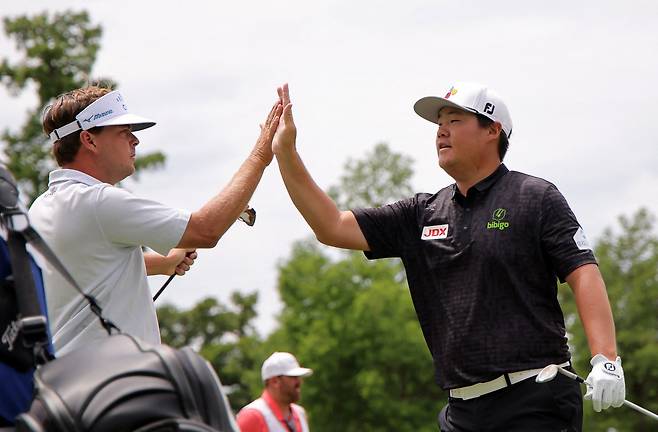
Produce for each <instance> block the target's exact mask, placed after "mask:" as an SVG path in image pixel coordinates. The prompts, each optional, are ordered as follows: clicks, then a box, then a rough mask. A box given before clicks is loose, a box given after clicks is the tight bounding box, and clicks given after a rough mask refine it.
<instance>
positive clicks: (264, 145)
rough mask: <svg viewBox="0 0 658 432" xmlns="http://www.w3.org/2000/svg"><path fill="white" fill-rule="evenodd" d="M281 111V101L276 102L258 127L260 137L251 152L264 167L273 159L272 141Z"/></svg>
mask: <svg viewBox="0 0 658 432" xmlns="http://www.w3.org/2000/svg"><path fill="white" fill-rule="evenodd" d="M282 111H283V106H282V105H281V100H277V101H276V102H275V103H274V105H273V106H272V109H271V110H270V113H269V114H268V115H267V118H266V119H265V122H264V123H262V124H261V125H260V136H259V137H258V140H257V141H256V146H255V147H254V149H253V151H252V155H254V156H256V157H258V158H259V159H261V160H262V161H263V162H264V163H265V165H269V164H270V162H272V158H273V157H274V154H273V153H272V139H273V138H274V134H275V133H276V131H277V127H278V126H279V119H280V118H281V112H282Z"/></svg>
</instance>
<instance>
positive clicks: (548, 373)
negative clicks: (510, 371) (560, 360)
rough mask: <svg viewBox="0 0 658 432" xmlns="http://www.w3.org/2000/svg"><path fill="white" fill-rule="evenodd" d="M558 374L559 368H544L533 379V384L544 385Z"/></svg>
mask: <svg viewBox="0 0 658 432" xmlns="http://www.w3.org/2000/svg"><path fill="white" fill-rule="evenodd" d="M558 372H559V366H558V365H555V364H550V365H548V366H546V367H545V368H544V369H542V370H541V372H539V374H538V375H537V376H536V377H535V382H538V383H540V384H541V383H545V382H549V381H552V380H553V378H555V376H556V375H557V374H558Z"/></svg>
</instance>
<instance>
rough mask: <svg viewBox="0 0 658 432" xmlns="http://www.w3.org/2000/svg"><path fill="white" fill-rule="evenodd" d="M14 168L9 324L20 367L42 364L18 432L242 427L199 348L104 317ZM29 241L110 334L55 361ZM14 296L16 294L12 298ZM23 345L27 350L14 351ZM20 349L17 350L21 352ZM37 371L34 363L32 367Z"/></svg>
mask: <svg viewBox="0 0 658 432" xmlns="http://www.w3.org/2000/svg"><path fill="white" fill-rule="evenodd" d="M17 197H18V192H17V190H16V186H15V183H14V180H13V177H12V176H11V174H9V172H8V171H7V170H6V169H4V168H3V167H0V216H1V217H2V219H1V220H2V223H3V226H4V227H5V228H6V229H7V232H8V242H7V243H8V245H9V250H10V252H11V254H10V255H11V262H12V267H13V273H14V278H15V280H16V282H17V284H16V290H15V295H16V301H15V303H17V305H18V306H17V311H18V312H17V314H16V316H17V318H16V319H15V320H14V322H13V324H12V325H11V326H10V327H8V328H10V329H12V330H11V331H9V332H8V334H11V342H12V349H10V350H9V351H10V354H12V356H2V350H1V349H0V361H1V362H6V361H5V360H6V359H5V357H6V358H9V361H11V362H13V363H12V364H13V365H15V366H17V367H24V366H26V365H27V366H30V367H37V369H36V372H35V373H34V399H33V401H32V405H31V407H30V409H29V411H27V412H26V413H23V414H21V415H19V416H18V417H17V418H16V431H31V432H51V431H52V432H76V431H78V432H86V431H90V432H92V431H93V432H104V431H107V432H109V431H138V432H156V431H158V432H159V431H162V432H165V431H166V432H170V431H171V432H173V431H190V432H197V431H198V432H205V431H232V432H237V431H238V430H239V429H238V426H237V424H236V422H235V419H234V417H233V414H232V412H231V409H230V406H229V404H228V400H227V399H226V396H225V395H224V393H223V391H222V387H221V383H220V381H219V378H218V377H217V375H216V374H215V372H214V370H213V369H212V367H211V366H210V365H209V363H208V362H207V361H205V360H204V359H203V358H202V357H201V356H199V355H198V354H197V353H195V352H194V351H193V350H192V349H191V348H189V347H186V348H183V349H180V350H177V349H174V348H171V347H168V346H166V345H158V346H151V345H149V344H146V343H143V342H142V341H139V340H138V339H136V338H134V337H132V336H130V335H126V334H121V333H120V331H119V329H118V328H117V327H116V326H115V325H114V324H113V323H112V322H111V321H110V320H108V319H106V318H105V317H103V314H102V309H101V307H100V306H99V305H98V304H97V302H96V299H95V298H94V297H93V296H91V295H88V294H85V293H84V292H83V291H82V289H81V288H80V286H79V285H78V284H77V283H76V281H75V279H73V277H72V276H71V275H70V274H69V273H68V271H67V270H66V268H65V267H64V266H63V265H62V263H61V262H60V261H59V259H58V258H57V257H56V256H55V254H54V253H53V252H52V250H51V249H50V248H49V247H48V245H46V243H45V242H44V241H43V239H42V238H41V237H40V236H39V234H38V233H37V232H36V231H35V230H34V229H33V228H32V227H31V226H30V224H29V220H28V218H27V215H26V214H25V213H24V212H22V211H21V210H20V209H19V208H18V206H17V205H16V204H17ZM26 244H29V245H31V246H32V247H33V248H34V249H35V250H36V251H37V252H38V253H39V254H40V255H41V257H42V258H43V259H44V260H46V261H48V262H49V263H50V265H51V266H52V267H53V268H54V270H56V271H58V272H59V273H60V274H61V275H62V276H63V277H64V278H65V279H66V280H67V281H68V282H69V283H70V284H71V286H72V287H73V288H75V289H76V290H77V291H78V292H80V294H81V295H82V296H83V297H84V298H85V299H86V300H87V302H88V303H89V307H90V310H91V311H92V312H93V313H94V314H95V315H96V316H97V317H98V319H99V320H100V322H101V325H102V326H103V327H104V328H105V329H106V331H107V332H108V337H107V338H105V339H102V340H99V341H95V342H94V343H90V344H88V345H87V346H86V347H84V348H82V349H79V350H75V351H73V352H70V353H68V354H66V355H64V356H62V357H61V358H57V359H53V358H52V356H50V355H49V353H48V347H49V342H48V340H49V338H48V327H47V321H46V318H45V315H44V314H43V313H42V312H41V310H40V309H39V303H38V300H37V295H36V293H35V288H34V283H32V284H29V283H28V284H24V285H23V284H21V286H19V284H18V281H19V280H25V279H30V278H26V277H23V276H25V275H29V274H30V272H31V270H30V266H29V261H28V255H27V253H26V251H25V246H26ZM9 300H11V299H8V302H9ZM14 347H20V348H21V350H20V353H13V351H14ZM14 354H16V355H14ZM27 370H28V371H29V369H27Z"/></svg>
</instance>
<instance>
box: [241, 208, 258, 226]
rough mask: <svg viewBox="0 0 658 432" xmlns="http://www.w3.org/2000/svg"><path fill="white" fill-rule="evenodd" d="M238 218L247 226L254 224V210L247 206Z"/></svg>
mask: <svg viewBox="0 0 658 432" xmlns="http://www.w3.org/2000/svg"><path fill="white" fill-rule="evenodd" d="M238 219H240V220H241V221H242V222H244V223H246V224H247V225H249V226H254V224H255V223H256V210H254V209H252V208H249V207H247V208H246V209H245V210H244V211H243V212H242V213H240V216H238Z"/></svg>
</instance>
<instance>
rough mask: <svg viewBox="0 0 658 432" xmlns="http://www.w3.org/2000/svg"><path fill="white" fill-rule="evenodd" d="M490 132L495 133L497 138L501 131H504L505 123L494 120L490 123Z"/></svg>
mask: <svg viewBox="0 0 658 432" xmlns="http://www.w3.org/2000/svg"><path fill="white" fill-rule="evenodd" d="M489 133H490V134H491V135H494V136H495V137H496V138H498V136H500V134H501V133H504V132H503V125H501V124H500V122H493V123H491V124H490V125H489Z"/></svg>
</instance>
